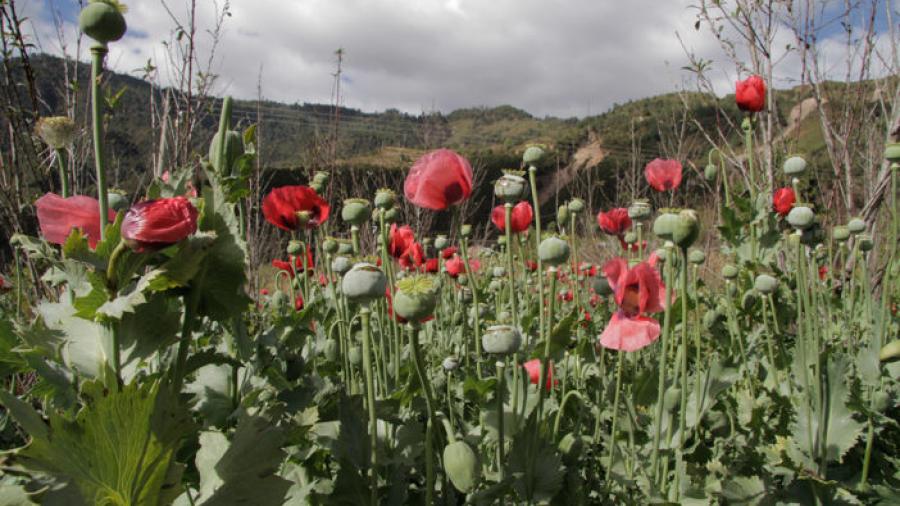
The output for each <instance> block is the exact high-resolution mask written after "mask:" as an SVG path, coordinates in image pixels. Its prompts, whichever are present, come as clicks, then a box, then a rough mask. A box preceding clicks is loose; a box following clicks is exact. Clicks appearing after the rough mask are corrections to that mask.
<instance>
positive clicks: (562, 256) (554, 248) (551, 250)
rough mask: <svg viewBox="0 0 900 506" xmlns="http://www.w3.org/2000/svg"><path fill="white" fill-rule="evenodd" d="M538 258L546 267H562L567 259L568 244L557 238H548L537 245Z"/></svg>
mask: <svg viewBox="0 0 900 506" xmlns="http://www.w3.org/2000/svg"><path fill="white" fill-rule="evenodd" d="M538 256H539V257H540V259H541V261H542V262H544V263H545V264H547V265H562V264H564V263H566V261H567V260H568V259H569V243H567V242H566V241H563V240H562V239H560V238H559V237H548V238H546V239H544V240H543V241H541V244H540V245H538Z"/></svg>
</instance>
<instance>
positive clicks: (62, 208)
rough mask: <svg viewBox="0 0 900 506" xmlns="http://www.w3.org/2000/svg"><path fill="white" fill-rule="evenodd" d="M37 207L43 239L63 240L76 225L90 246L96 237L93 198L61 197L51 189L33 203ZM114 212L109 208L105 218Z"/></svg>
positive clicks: (96, 206)
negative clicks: (50, 191) (51, 191)
mask: <svg viewBox="0 0 900 506" xmlns="http://www.w3.org/2000/svg"><path fill="white" fill-rule="evenodd" d="M34 206H35V207H36V208H37V217H38V225H39V226H40V228H41V235H43V236H44V239H46V240H47V242H50V243H53V244H65V242H66V239H67V238H68V237H69V234H70V233H72V230H73V229H76V228H77V229H80V230H81V233H83V234H84V235H85V236H86V237H87V240H88V245H89V246H90V247H91V248H95V247H96V246H97V241H99V240H100V203H99V202H97V199H95V198H92V197H86V196H84V195H75V196H72V197H68V198H62V197H60V196H59V195H57V194H55V193H47V194H45V195H44V196H43V197H41V198H39V199H37V201H36V202H35V203H34ZM115 219H116V214H115V212H113V211H110V214H109V221H114V220H115Z"/></svg>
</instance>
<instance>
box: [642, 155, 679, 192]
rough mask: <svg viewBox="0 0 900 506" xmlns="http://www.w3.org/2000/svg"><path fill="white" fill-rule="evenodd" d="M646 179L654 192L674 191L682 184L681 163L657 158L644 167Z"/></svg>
mask: <svg viewBox="0 0 900 506" xmlns="http://www.w3.org/2000/svg"><path fill="white" fill-rule="evenodd" d="M644 177H645V178H646V179H647V182H648V183H650V186H652V187H653V189H654V190H656V191H660V192H664V191H666V190H674V189H675V188H678V185H680V184H681V162H679V161H678V160H665V159H662V158H657V159H655V160H653V161H652V162H650V163H648V164H647V166H646V167H644Z"/></svg>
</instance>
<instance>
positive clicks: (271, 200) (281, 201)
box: [262, 186, 330, 231]
mask: <svg viewBox="0 0 900 506" xmlns="http://www.w3.org/2000/svg"><path fill="white" fill-rule="evenodd" d="M329 211H330V208H329V207H328V203H327V202H325V200H323V199H322V197H320V196H319V194H318V193H316V191H315V190H313V189H312V188H310V187H308V186H282V187H280V188H275V189H274V190H272V191H271V192H269V194H268V195H266V198H264V199H263V205H262V212H263V216H265V218H266V221H268V222H269V223H271V224H272V225H275V226H276V227H278V228H280V229H282V230H288V231H291V230H297V229H299V228H301V226H305V228H308V229H312V228H316V227H318V226H319V225H321V224H322V223H323V222H324V221H325V220H327V219H328V213H329ZM300 212H304V213H307V215H308V216H307V217H308V219H305V220H303V221H302V222H301V220H300V218H298V216H297V213H300Z"/></svg>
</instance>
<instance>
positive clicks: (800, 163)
mask: <svg viewBox="0 0 900 506" xmlns="http://www.w3.org/2000/svg"><path fill="white" fill-rule="evenodd" d="M782 170H784V173H785V174H787V175H789V176H796V175H799V174H803V173H804V172H806V160H804V159H803V157H800V156H792V157H790V158H788V159H787V160H785V161H784V165H782Z"/></svg>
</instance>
